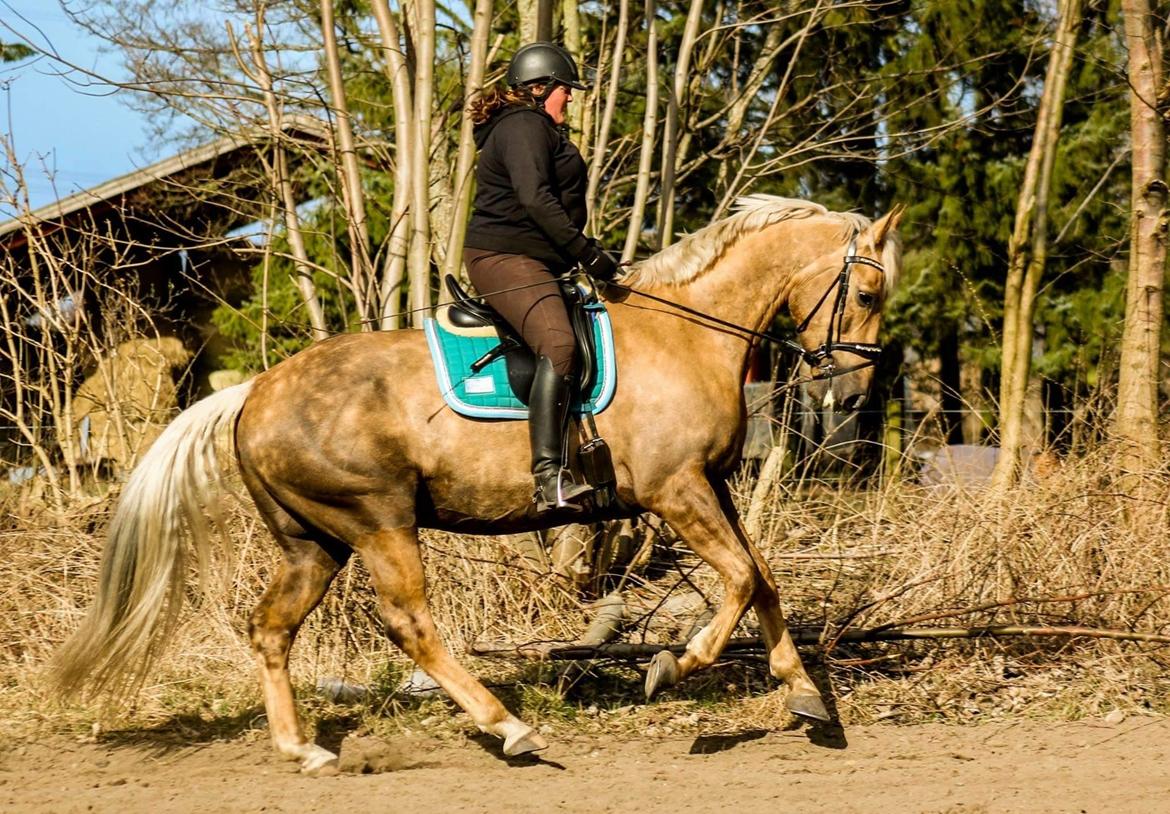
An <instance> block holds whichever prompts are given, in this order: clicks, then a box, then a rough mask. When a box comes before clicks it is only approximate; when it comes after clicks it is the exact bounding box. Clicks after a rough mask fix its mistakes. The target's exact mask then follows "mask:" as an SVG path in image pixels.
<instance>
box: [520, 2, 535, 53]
mask: <svg viewBox="0 0 1170 814" xmlns="http://www.w3.org/2000/svg"><path fill="white" fill-rule="evenodd" d="M539 12H540V9H539V3H538V2H537V0H516V15H517V16H518V17H519V18H520V45H527V44H528V43H530V42H536V27H537V17H538V16H539Z"/></svg>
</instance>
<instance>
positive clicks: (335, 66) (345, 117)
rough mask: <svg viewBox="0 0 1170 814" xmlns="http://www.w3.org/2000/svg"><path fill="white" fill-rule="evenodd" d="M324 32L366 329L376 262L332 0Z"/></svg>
mask: <svg viewBox="0 0 1170 814" xmlns="http://www.w3.org/2000/svg"><path fill="white" fill-rule="evenodd" d="M321 35H322V46H323V49H324V52H325V66H326V71H327V73H328V75H329V95H330V96H331V97H332V102H333V105H332V111H331V112H332V114H333V116H334V117H336V121H335V123H334V126H333V129H334V132H335V133H336V143H337V149H338V153H339V157H340V160H341V161H340V163H341V167H340V170H341V172H339V173H338V175H339V177H340V180H341V196H342V198H343V199H344V202H345V212H346V230H347V231H348V232H349V242H350V276H351V285H352V287H353V300H354V305H355V307H356V310H357V313H358V316H359V318H360V320H361V327H362V329H363V330H372V329H373V327H374V323H373V322H372V321H371V319H372V318H373V316H374V309H372V308H371V305H372V300H373V299H374V295H375V291H376V288H375V285H376V282H377V281H376V280H375V279H374V267H373V261H372V260H371V259H370V233H369V229H368V228H367V226H366V200H365V194H364V193H363V192H362V179H361V173H360V172H359V171H358V161H357V151H356V150H355V149H354V142H353V125H352V124H351V122H350V118H349V104H348V102H347V101H346V98H345V83H344V82H343V80H342V78H341V58H340V56H339V55H338V53H337V32H336V31H335V30H334V22H333V0H321Z"/></svg>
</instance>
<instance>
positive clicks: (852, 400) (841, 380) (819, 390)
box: [808, 367, 873, 413]
mask: <svg viewBox="0 0 1170 814" xmlns="http://www.w3.org/2000/svg"><path fill="white" fill-rule="evenodd" d="M872 380H873V370H872V368H868V367H867V368H865V369H862V370H851V371H847V372H844V373H835V372H834V371H833V369H832V368H817V369H814V370H813V371H812V381H810V382H809V383H808V392H809V395H810V396H812V398H813V402H814V403H819V404H820V406H821V407H822V408H823V409H825V410H832V411H834V412H837V413H855V412H857V411H858V410H860V409H861V408H862V407H863V406H865V402H866V401H868V399H869V386H870V383H871V381H872Z"/></svg>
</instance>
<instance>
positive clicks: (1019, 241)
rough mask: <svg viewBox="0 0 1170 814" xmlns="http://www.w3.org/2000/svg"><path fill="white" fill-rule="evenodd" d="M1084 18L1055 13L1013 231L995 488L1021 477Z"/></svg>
mask: <svg viewBox="0 0 1170 814" xmlns="http://www.w3.org/2000/svg"><path fill="white" fill-rule="evenodd" d="M1080 18H1081V0H1061V2H1060V4H1059V6H1058V10H1057V20H1056V36H1055V39H1054V41H1053V45H1052V50H1051V53H1050V55H1049V59H1048V69H1047V71H1046V73H1045V77H1044V95H1043V96H1042V97H1041V100H1040V109H1039V111H1038V113H1037V118H1036V129H1035V133H1034V135H1033V137H1032V148H1031V150H1030V151H1029V153H1028V163H1027V165H1026V167H1025V169H1024V180H1023V183H1022V184H1021V186H1020V194H1019V202H1018V204H1017V206H1016V219H1015V226H1014V228H1013V229H1012V238H1011V242H1010V243H1009V244H1008V272H1007V280H1006V282H1005V283H1004V308H1003V372H1002V374H1001V377H1000V387H999V410H1000V413H999V415H1000V419H999V443H1000V455H999V459H998V461H997V462H996V465H995V473H994V476H993V483H994V484H996V485H997V486H999V487H1007V486H1010V485H1011V484H1012V483H1014V482H1015V480H1016V478H1017V477H1018V475H1019V468H1020V458H1021V452H1022V448H1023V426H1024V401H1025V395H1026V392H1027V388H1028V375H1029V373H1030V372H1031V369H1032V339H1033V336H1032V334H1033V325H1032V322H1033V317H1034V315H1035V311H1036V292H1037V290H1038V288H1039V286H1040V277H1041V275H1042V274H1043V272H1044V265H1045V262H1046V260H1047V257H1048V194H1049V188H1050V187H1051V180H1052V166H1053V164H1054V162H1055V161H1056V142H1057V138H1058V137H1059V135H1060V122H1061V118H1062V116H1063V112H1064V91H1065V86H1066V85H1067V84H1068V74H1069V68H1070V66H1071V65H1072V55H1073V47H1074V45H1075V43H1076V32H1077V27H1078V26H1079V24H1080Z"/></svg>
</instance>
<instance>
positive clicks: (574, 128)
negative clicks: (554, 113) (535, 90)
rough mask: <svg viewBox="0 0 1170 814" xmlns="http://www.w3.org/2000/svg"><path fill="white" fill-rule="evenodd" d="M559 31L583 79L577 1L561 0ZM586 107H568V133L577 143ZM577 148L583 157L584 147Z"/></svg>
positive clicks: (581, 102)
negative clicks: (572, 135)
mask: <svg viewBox="0 0 1170 814" xmlns="http://www.w3.org/2000/svg"><path fill="white" fill-rule="evenodd" d="M561 30H562V31H563V32H564V37H563V40H564V44H565V49H566V50H567V51H568V52H569V53H570V54H572V55H573V58H574V59H575V60H577V64H578V66H579V67H580V69H581V78H582V79H584V78H585V70H584V69H585V65H584V63H583V62H582V61H581V57H582V55H583V54H584V50H583V49H582V48H581V16H580V10H579V8H578V4H577V0H561ZM587 107H588V106H587V105H586V104H585V103H584V100H582V101H579V102H577V103H576V104H574V105H571V106H570V107H569V116H568V118H569V131H570V132H571V133H573V134H575V135H576V136H577V139H576V140H577V141H578V142H580V140H581V136H582V124H583V123H584V121H585V110H586V108H587ZM578 146H579V147H580V148H581V154H582V155H584V154H585V152H586V151H585V148H584V145H582V144H578Z"/></svg>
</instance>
